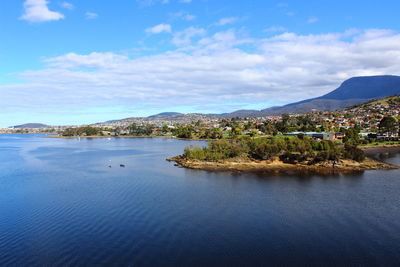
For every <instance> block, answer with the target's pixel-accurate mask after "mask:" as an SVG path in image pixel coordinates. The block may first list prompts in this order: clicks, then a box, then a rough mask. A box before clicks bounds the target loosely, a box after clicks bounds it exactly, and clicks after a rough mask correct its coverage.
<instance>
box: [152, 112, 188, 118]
mask: <svg viewBox="0 0 400 267" xmlns="http://www.w3.org/2000/svg"><path fill="white" fill-rule="evenodd" d="M176 115H182V113H179V112H163V113H159V114H156V115H152V116H149V117H148V118H150V119H154V118H162V117H170V116H176Z"/></svg>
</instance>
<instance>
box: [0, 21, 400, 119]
mask: <svg viewBox="0 0 400 267" xmlns="http://www.w3.org/2000/svg"><path fill="white" fill-rule="evenodd" d="M171 38H172V39H171V44H175V45H176V46H177V47H176V49H175V50H171V51H168V52H164V53H159V54H153V55H143V56H135V57H131V56H129V55H126V54H119V53H114V52H108V53H90V54H84V55H81V54H76V53H68V54H65V55H60V56H58V57H53V58H47V59H45V60H44V64H45V67H44V68H43V69H40V70H30V71H25V72H23V73H20V74H19V78H20V79H22V80H23V81H24V82H23V83H19V84H13V85H3V86H0V94H1V95H2V97H1V98H0V105H1V106H2V109H3V110H4V111H21V110H29V111H35V110H41V111H42V110H43V109H46V110H48V111H57V110H60V109H63V110H68V109H71V110H72V109H73V110H76V109H82V107H112V106H126V107H131V108H132V109H135V108H137V110H139V109H141V110H143V109H158V110H160V109H163V110H166V111H167V110H174V111H179V110H180V108H181V107H187V106H192V107H196V108H197V110H198V111H203V112H206V111H207V110H209V109H210V107H212V108H213V110H211V111H229V110H227V109H231V108H232V106H231V105H233V104H234V105H236V107H238V108H240V107H249V106H251V105H253V104H254V105H258V106H260V105H263V103H269V104H265V106H262V107H268V105H270V103H288V102H292V101H298V100H301V99H306V98H310V97H316V96H319V95H322V94H324V93H327V92H329V91H331V90H333V89H335V88H336V87H337V86H338V85H339V84H340V83H341V82H342V81H343V80H345V79H347V78H350V77H352V76H361V75H380V74H395V75H399V74H400V46H399V45H398V44H399V43H400V34H399V33H398V32H395V31H391V30H378V29H370V30H363V31H360V30H348V31H346V32H342V33H329V34H320V35H298V34H295V33H290V32H285V33H281V34H276V35H274V36H272V37H268V38H267V37H266V38H259V39H255V38H248V37H246V36H242V35H241V34H240V33H238V32H236V31H235V30H228V31H222V32H217V33H215V34H212V35H207V32H206V31H205V30H204V29H201V28H188V29H186V30H185V31H182V32H180V33H175V34H174V35H173V36H171ZM16 103H17V104H16ZM132 115H135V114H132Z"/></svg>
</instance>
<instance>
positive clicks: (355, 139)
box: [343, 127, 361, 146]
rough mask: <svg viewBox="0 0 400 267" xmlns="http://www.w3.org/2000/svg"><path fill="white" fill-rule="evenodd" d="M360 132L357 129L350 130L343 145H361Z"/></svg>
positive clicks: (346, 132)
mask: <svg viewBox="0 0 400 267" xmlns="http://www.w3.org/2000/svg"><path fill="white" fill-rule="evenodd" d="M359 133H360V130H359V129H358V128H357V127H353V128H349V129H347V130H346V131H345V137H344V138H343V143H346V144H350V145H355V146H356V145H358V144H360V142H361V140H360V136H359Z"/></svg>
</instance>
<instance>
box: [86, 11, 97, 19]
mask: <svg viewBox="0 0 400 267" xmlns="http://www.w3.org/2000/svg"><path fill="white" fill-rule="evenodd" d="M85 17H86V19H97V18H98V17H99V15H98V14H97V13H94V12H86V13H85Z"/></svg>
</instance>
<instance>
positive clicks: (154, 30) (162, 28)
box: [146, 24, 172, 34]
mask: <svg viewBox="0 0 400 267" xmlns="http://www.w3.org/2000/svg"><path fill="white" fill-rule="evenodd" d="M171 31H172V28H171V25H169V24H158V25H156V26H154V27H151V28H147V29H146V32H147V33H151V34H159V33H163V32H166V33H171Z"/></svg>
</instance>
